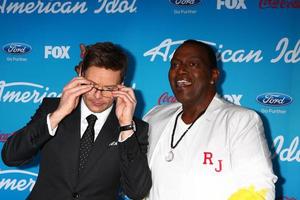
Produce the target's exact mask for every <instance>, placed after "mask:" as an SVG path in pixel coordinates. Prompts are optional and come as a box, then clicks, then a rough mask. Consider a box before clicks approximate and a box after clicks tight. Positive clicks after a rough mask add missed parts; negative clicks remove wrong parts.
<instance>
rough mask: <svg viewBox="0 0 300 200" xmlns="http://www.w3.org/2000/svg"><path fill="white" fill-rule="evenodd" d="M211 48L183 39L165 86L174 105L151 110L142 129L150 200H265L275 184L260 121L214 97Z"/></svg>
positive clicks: (214, 65) (271, 195) (270, 199)
mask: <svg viewBox="0 0 300 200" xmlns="http://www.w3.org/2000/svg"><path fill="white" fill-rule="evenodd" d="M218 78H219V70H218V68H217V61H216V56H215V52H214V51H213V49H212V48H211V47H210V46H209V45H207V44H205V43H202V42H199V41H196V40H187V41H185V42H184V43H183V44H181V45H180V46H179V47H178V48H177V49H176V51H175V53H174V56H173V58H172V60H171V66H170V70H169V81H170V85H171V88H172V91H173V93H174V95H175V97H176V99H177V100H178V103H173V104H169V105H162V106H156V107H154V108H153V109H152V110H150V111H149V113H148V114H147V115H146V116H145V117H144V120H146V121H147V122H149V124H150V127H149V143H150V146H149V152H148V161H149V165H150V168H151V171H152V179H153V180H152V181H153V186H152V189H151V191H150V193H149V196H148V199H150V200H192V199H193V200H194V199H197V200H198V199H200V200H202V199H203V200H225V199H230V200H235V199H238V200H248V199H249V200H250V199H251V200H256V199H257V200H258V199H261V200H263V199H266V200H273V199H274V198H275V186H274V183H275V182H276V180H277V177H276V176H275V175H274V173H273V170H272V163H271V159H270V152H269V149H268V146H267V143H266V139H265V135H264V129H263V124H262V121H261V119H260V117H259V115H258V114H257V113H255V112H254V111H252V110H249V109H245V108H242V107H240V106H236V105H233V104H231V103H228V102H226V101H224V100H223V99H221V98H220V97H219V95H218V94H217V93H216V83H217V80H218Z"/></svg>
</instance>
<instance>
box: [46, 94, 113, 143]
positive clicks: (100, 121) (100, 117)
mask: <svg viewBox="0 0 300 200" xmlns="http://www.w3.org/2000/svg"><path fill="white" fill-rule="evenodd" d="M112 107H113V105H111V106H110V107H109V108H107V109H106V110H104V111H103V112H101V113H94V112H92V111H90V110H89V109H88V107H87V106H86V104H85V102H84V100H83V99H81V102H80V108H81V117H80V120H81V121H80V138H81V137H82V136H83V133H84V131H85V129H86V128H87V126H88V122H87V120H86V117H87V116H89V115H90V114H93V115H95V116H96V117H97V120H96V123H95V126H94V129H95V136H94V141H95V140H96V139H97V137H98V135H99V133H100V130H101V129H102V127H103V125H104V123H105V121H106V119H107V117H108V115H109V113H110V111H111V109H112ZM49 117H50V114H48V116H47V125H48V130H49V134H50V135H52V136H54V135H55V133H56V130H57V127H55V128H54V129H51V123H50V119H49Z"/></svg>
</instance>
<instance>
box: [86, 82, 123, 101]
mask: <svg viewBox="0 0 300 200" xmlns="http://www.w3.org/2000/svg"><path fill="white" fill-rule="evenodd" d="M92 89H95V92H98V91H99V92H101V95H102V96H103V97H109V98H110V97H112V92H113V91H118V90H119V88H118V86H116V85H105V86H99V85H96V84H95V85H93V87H92Z"/></svg>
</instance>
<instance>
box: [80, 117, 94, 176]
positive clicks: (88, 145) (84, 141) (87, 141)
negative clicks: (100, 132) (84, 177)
mask: <svg viewBox="0 0 300 200" xmlns="http://www.w3.org/2000/svg"><path fill="white" fill-rule="evenodd" d="M86 120H87V122H88V127H87V128H86V130H85V131H84V133H83V136H82V138H81V140H80V149H79V172H81V171H82V170H83V168H84V166H85V164H86V163H87V161H88V157H89V152H90V151H91V149H92V147H93V144H94V135H95V131H94V126H95V122H96V120H97V117H96V116H95V115H93V114H91V115H89V116H87V118H86Z"/></svg>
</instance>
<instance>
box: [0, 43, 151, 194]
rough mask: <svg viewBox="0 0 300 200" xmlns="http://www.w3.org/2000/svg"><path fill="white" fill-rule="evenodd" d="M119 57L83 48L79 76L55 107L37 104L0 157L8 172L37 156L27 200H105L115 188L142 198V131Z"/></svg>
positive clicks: (146, 185)
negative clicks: (35, 173)
mask: <svg viewBox="0 0 300 200" xmlns="http://www.w3.org/2000/svg"><path fill="white" fill-rule="evenodd" d="M126 69H127V56H126V55H125V54H124V52H123V51H122V50H121V49H120V48H119V47H118V46H116V45H114V44H112V43H110V42H104V43H96V44H94V45H91V46H89V48H88V50H87V52H86V54H85V57H84V59H83V61H82V65H81V68H80V72H79V73H80V76H79V77H75V78H74V79H73V80H71V81H70V82H69V83H68V84H67V85H66V86H65V87H64V89H63V92H62V96H61V98H60V99H56V98H45V99H44V100H43V103H42V104H41V106H40V107H39V109H38V110H37V111H36V113H35V115H34V116H33V117H32V119H31V121H30V122H29V123H28V124H27V125H26V126H25V127H24V128H22V129H20V130H19V131H17V132H16V133H15V134H14V135H13V136H11V137H10V138H9V139H8V140H7V142H6V143H5V144H4V146H3V149H2V159H3V161H4V163H5V164H6V165H8V166H21V165H25V164H27V163H29V162H30V161H32V159H33V157H34V156H36V155H37V154H38V153H40V171H39V175H38V178H37V181H36V184H35V186H34V188H33V190H32V192H31V193H30V195H29V197H28V199H33V200H48V199H49V200H50V199H51V200H68V199H80V200H96V199H97V200H110V199H117V193H118V190H119V188H120V187H121V188H122V189H123V191H124V193H125V194H126V195H127V196H128V197H130V198H132V199H142V198H143V197H144V196H145V195H146V194H147V193H148V191H149V190H150V187H151V184H152V183H151V173H150V170H149V167H148V163H147V158H146V152H147V145H148V135H147V133H148V124H147V123H146V122H143V121H141V120H139V119H137V118H134V117H133V114H134V110H135V106H136V98H135V95H134V92H133V90H132V88H128V87H125V86H124V85H123V84H122V83H123V80H124V76H125V72H126Z"/></svg>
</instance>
